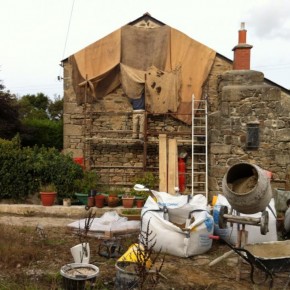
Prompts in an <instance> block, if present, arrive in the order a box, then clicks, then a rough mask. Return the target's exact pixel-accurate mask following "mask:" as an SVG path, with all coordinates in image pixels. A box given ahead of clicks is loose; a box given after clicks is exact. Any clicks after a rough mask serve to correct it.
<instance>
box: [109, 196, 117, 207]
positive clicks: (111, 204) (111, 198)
mask: <svg viewBox="0 0 290 290" xmlns="http://www.w3.org/2000/svg"><path fill="white" fill-rule="evenodd" d="M119 201H120V199H119V197H118V196H116V195H109V196H108V206H109V207H116V206H118V204H119Z"/></svg>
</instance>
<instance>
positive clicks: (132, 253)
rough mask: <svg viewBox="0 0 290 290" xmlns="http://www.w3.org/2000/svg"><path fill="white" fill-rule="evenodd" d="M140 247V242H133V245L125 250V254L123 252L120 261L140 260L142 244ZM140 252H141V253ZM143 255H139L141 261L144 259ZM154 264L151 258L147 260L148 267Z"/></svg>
mask: <svg viewBox="0 0 290 290" xmlns="http://www.w3.org/2000/svg"><path fill="white" fill-rule="evenodd" d="M139 247H140V248H139V249H138V244H133V245H131V246H130V247H129V248H128V250H127V251H126V252H125V254H123V256H121V257H120V258H119V259H118V261H120V262H123V261H127V262H138V257H137V255H138V252H140V251H141V252H143V250H142V246H141V245H140V246H139ZM141 252H140V254H141ZM143 257H144V256H143V255H139V261H140V259H143ZM151 265H152V262H151V260H148V261H147V262H146V267H147V268H150V267H151Z"/></svg>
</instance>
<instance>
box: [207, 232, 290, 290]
mask: <svg viewBox="0 0 290 290" xmlns="http://www.w3.org/2000/svg"><path fill="white" fill-rule="evenodd" d="M210 238H211V239H216V240H219V239H220V240H222V241H224V242H225V243H226V244H227V245H228V246H229V247H230V248H231V249H232V250H233V251H234V252H235V253H236V254H238V255H239V256H240V257H242V258H243V259H244V260H245V261H246V262H247V263H248V264H249V265H250V266H251V273H250V277H251V281H252V283H253V284H261V283H265V282H267V281H270V282H269V283H270V289H271V288H272V287H273V283H274V276H275V274H276V273H282V272H284V273H285V272H290V240H287V241H277V242H276V241H275V242H264V243H256V244H247V245H245V246H244V248H238V247H235V246H233V245H232V244H230V243H229V242H228V241H226V240H224V239H222V238H220V237H219V236H212V235H211V236H210ZM255 268H256V269H259V270H261V271H262V272H264V274H265V277H264V280H263V281H260V282H259V283H258V282H256V281H255V279H254V272H255ZM289 282H290V274H289V278H288V280H287V284H286V288H284V289H288V288H287V285H288V284H289Z"/></svg>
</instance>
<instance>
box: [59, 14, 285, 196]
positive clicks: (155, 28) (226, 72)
mask: <svg viewBox="0 0 290 290" xmlns="http://www.w3.org/2000/svg"><path fill="white" fill-rule="evenodd" d="M246 32H247V31H246V30H245V29H244V27H241V30H240V31H239V34H238V39H239V41H238V44H237V45H236V46H235V47H234V48H233V51H234V60H233V61H231V60H229V59H228V58H226V57H224V56H222V55H221V54H219V53H217V52H215V51H214V50H213V49H211V48H208V47H207V46H205V45H203V44H201V43H199V42H197V41H195V40H193V39H191V38H189V37H188V36H187V35H185V34H183V33H182V32H179V31H177V30H176V29H174V28H171V27H169V26H168V25H165V24H164V23H162V22H160V21H159V20H157V19H155V18H153V17H151V16H150V15H149V14H144V15H143V16H142V17H140V18H138V19H136V20H134V21H132V22H130V23H129V24H127V25H124V26H123V27H121V28H120V29H118V30H116V31H114V32H113V33H111V34H110V35H108V36H106V37H104V38H103V39H100V40H98V41H96V42H95V43H93V44H91V45H89V46H88V47H86V48H84V49H83V50H81V51H79V52H77V53H75V54H74V55H72V56H70V57H68V58H67V59H65V60H63V61H62V64H63V69H64V152H72V153H73V156H74V157H81V158H83V160H84V165H85V167H86V169H87V170H96V171H97V172H98V173H99V175H100V177H101V181H100V184H103V185H107V186H110V187H127V188H131V187H132V185H133V184H134V182H135V181H136V179H135V178H136V176H137V177H138V176H141V175H142V174H143V173H144V172H151V173H153V174H154V175H155V176H158V177H159V181H160V183H159V190H160V191H167V192H170V193H173V192H174V187H175V186H179V187H182V188H181V192H184V193H188V192H191V191H192V188H193V192H194V193H198V192H200V193H203V194H205V195H207V196H208V197H209V198H210V197H211V196H212V195H213V194H216V193H217V192H221V181H222V178H223V176H224V174H225V173H226V170H227V168H228V167H229V166H231V165H233V164H235V163H238V162H249V163H254V164H257V165H258V166H260V167H261V168H263V169H265V170H268V171H271V172H272V186H273V187H279V188H285V187H287V186H288V185H287V184H288V183H287V180H288V177H289V175H290V154H289V153H290V128H289V125H290V92H289V90H287V89H285V88H283V87H281V86H279V85H277V84H275V83H273V82H271V81H270V80H268V79H265V78H264V75H263V73H262V72H258V71H253V70H250V52H251V49H252V46H251V45H249V44H247V43H246ZM144 91H145V100H146V112H145V124H144V127H145V131H144V140H141V139H133V138H132V115H133V113H132V106H131V103H130V99H132V98H135V97H137V96H140V94H141V93H142V92H144ZM192 112H194V113H192ZM178 172H179V174H178Z"/></svg>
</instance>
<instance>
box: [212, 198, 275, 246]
mask: <svg viewBox="0 0 290 290" xmlns="http://www.w3.org/2000/svg"><path fill="white" fill-rule="evenodd" d="M221 206H227V207H228V211H229V212H230V210H231V206H230V204H229V202H228V200H227V199H226V197H225V196H224V195H222V194H219V195H218V198H217V202H216V204H215V206H214V208H213V218H214V234H215V235H218V236H220V237H221V238H223V239H225V240H227V241H228V242H230V243H231V244H233V245H234V244H236V242H237V235H238V234H237V233H238V229H237V227H238V225H237V224H236V223H233V224H232V225H231V224H230V223H228V224H227V228H226V229H221V228H220V227H219V225H218V219H219V211H220V207H221ZM269 206H270V207H271V208H272V210H273V212H274V214H273V213H272V211H271V210H269V208H266V210H267V211H268V213H269V232H268V233H267V234H266V235H262V234H261V232H260V226H253V225H245V230H246V231H248V243H249V244H254V243H262V242H272V241H277V239H278V237H277V227H276V210H275V201H274V198H272V199H271V201H270V203H269ZM261 215H262V213H260V212H259V213H255V214H240V216H246V217H253V218H260V217H261ZM240 227H241V226H240Z"/></svg>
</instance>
